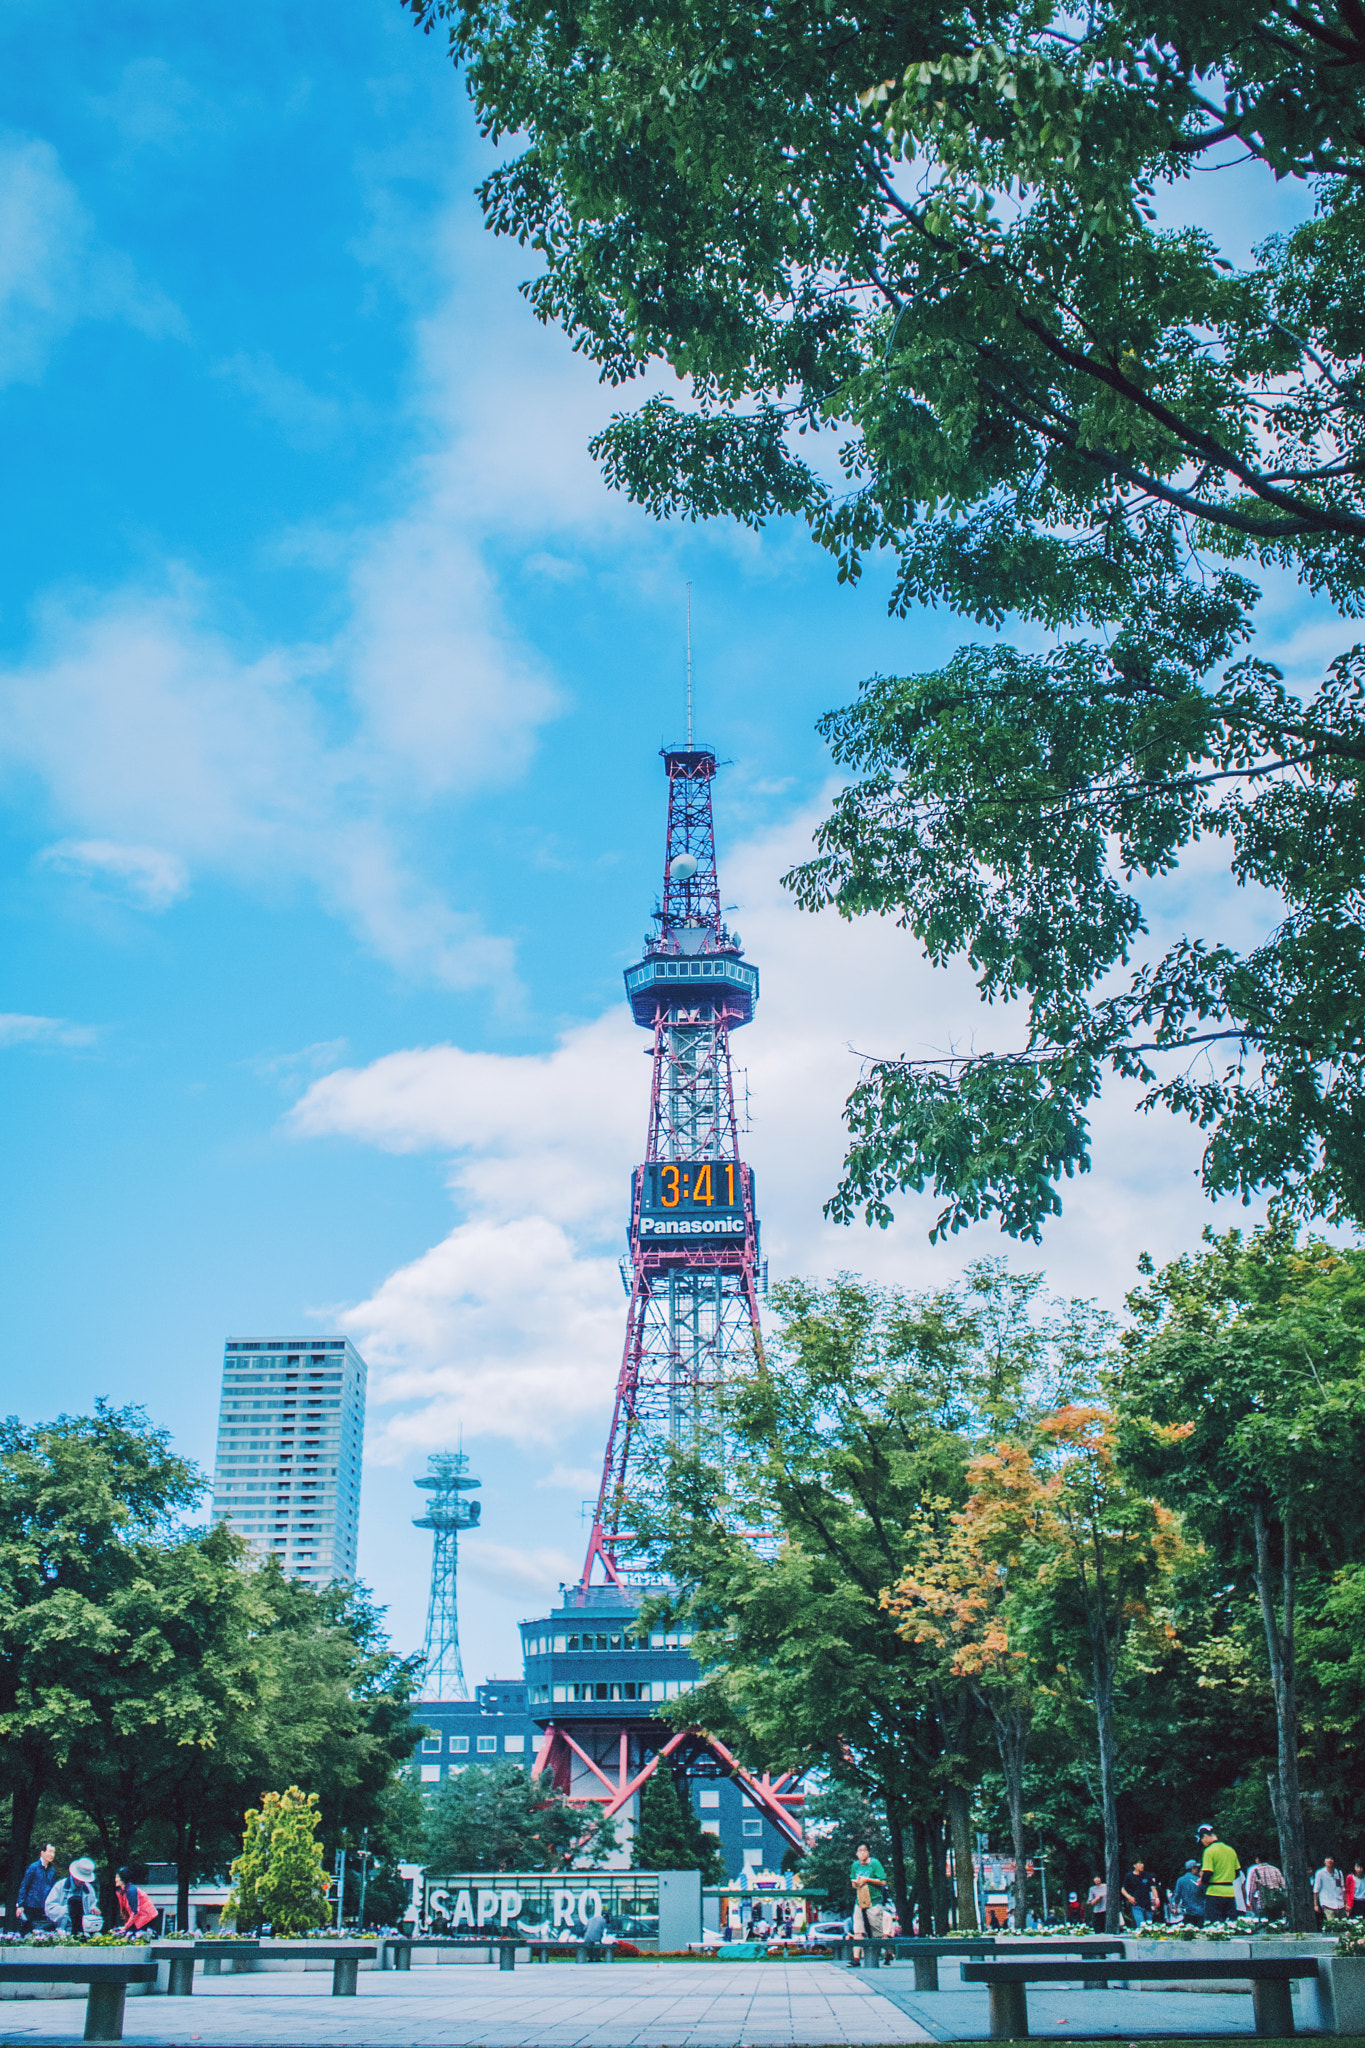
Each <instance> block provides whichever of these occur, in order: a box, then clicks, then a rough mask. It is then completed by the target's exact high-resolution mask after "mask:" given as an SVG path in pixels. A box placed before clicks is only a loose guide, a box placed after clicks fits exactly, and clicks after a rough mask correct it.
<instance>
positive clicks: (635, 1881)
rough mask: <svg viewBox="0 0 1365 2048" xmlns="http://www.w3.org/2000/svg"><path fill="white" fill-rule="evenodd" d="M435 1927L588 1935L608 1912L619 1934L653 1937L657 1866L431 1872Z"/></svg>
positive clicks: (429, 1910) (429, 1913) (429, 1904)
mask: <svg viewBox="0 0 1365 2048" xmlns="http://www.w3.org/2000/svg"><path fill="white" fill-rule="evenodd" d="M425 1900H426V1913H425V1919H426V1921H427V1924H428V1926H429V1925H430V1924H431V1922H432V1921H433V1920H434V1919H436V1918H438V1917H439V1918H440V1919H442V1920H444V1921H445V1922H446V1924H447V1926H448V1927H449V1929H450V1932H451V1933H452V1934H460V1933H469V1934H478V1933H482V1932H485V1931H490V1930H492V1929H493V1928H501V1927H515V1928H516V1930H517V1932H518V1933H519V1934H524V1935H528V1936H533V1937H534V1938H535V1939H537V1940H544V1939H547V1938H549V1937H551V1936H553V1935H556V1934H564V1935H566V1936H573V1935H575V1934H581V1933H582V1931H583V1929H584V1928H585V1927H586V1926H587V1924H588V1922H589V1920H591V1919H592V1918H593V1916H594V1914H597V1913H601V1914H602V1915H603V1916H604V1918H605V1919H606V1921H607V1923H608V1925H609V1926H610V1927H611V1928H612V1929H613V1931H614V1932H616V1933H620V1934H635V1935H641V1936H644V1937H646V1938H648V1937H649V1936H650V1935H657V1934H658V1931H659V1877H658V1873H657V1871H647V1870H646V1871H610V1870H602V1871H598V1870H594V1871H591V1872H588V1871H583V1872H579V1871H574V1870H565V1871H554V1872H550V1873H547V1872H545V1871H486V1870H485V1871H477V1870H476V1871H459V1872H457V1873H456V1874H455V1875H453V1876H448V1877H436V1876H432V1875H430V1874H428V1876H427V1879H426V1889H425Z"/></svg>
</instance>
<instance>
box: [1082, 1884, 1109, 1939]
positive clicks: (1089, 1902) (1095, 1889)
mask: <svg viewBox="0 0 1365 2048" xmlns="http://www.w3.org/2000/svg"><path fill="white" fill-rule="evenodd" d="M1108 1906H1109V1887H1108V1885H1107V1884H1106V1883H1105V1881H1104V1879H1103V1878H1102V1877H1097V1878H1096V1879H1095V1880H1094V1882H1093V1883H1092V1884H1091V1887H1090V1889H1089V1891H1088V1892H1087V1893H1086V1895H1085V1910H1086V1912H1087V1913H1088V1914H1089V1915H1090V1925H1091V1926H1092V1927H1093V1928H1094V1930H1095V1932H1096V1934H1103V1932H1104V1916H1105V1913H1106V1912H1107V1910H1108Z"/></svg>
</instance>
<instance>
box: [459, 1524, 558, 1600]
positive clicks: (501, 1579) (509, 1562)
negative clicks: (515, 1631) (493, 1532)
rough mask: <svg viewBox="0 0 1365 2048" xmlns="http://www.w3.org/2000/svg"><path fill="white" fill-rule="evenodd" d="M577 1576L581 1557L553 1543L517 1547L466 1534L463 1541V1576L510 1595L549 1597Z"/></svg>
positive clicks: (492, 1590)
mask: <svg viewBox="0 0 1365 2048" xmlns="http://www.w3.org/2000/svg"><path fill="white" fill-rule="evenodd" d="M577 1576H578V1562H577V1560H576V1559H575V1558H572V1557H570V1556H569V1554H568V1552H567V1551H566V1550H559V1549H556V1548H555V1547H554V1546H553V1545H549V1544H542V1545H540V1546H539V1547H537V1548H534V1549H515V1550H514V1549H513V1548H512V1546H511V1545H510V1544H507V1543H490V1542H489V1540H488V1538H487V1537H486V1536H466V1537H465V1538H464V1539H463V1540H462V1542H461V1544H460V1577H461V1579H462V1580H463V1579H466V1578H468V1579H471V1580H473V1582H474V1583H475V1584H476V1585H478V1586H483V1587H485V1588H487V1590H488V1591H489V1592H491V1593H501V1594H503V1595H505V1596H506V1597H507V1598H508V1599H521V1600H532V1601H544V1600H548V1599H550V1598H551V1597H552V1596H553V1595H554V1593H555V1592H557V1590H558V1589H559V1587H560V1586H562V1585H564V1584H565V1582H566V1581H568V1580H571V1579H575V1578H577Z"/></svg>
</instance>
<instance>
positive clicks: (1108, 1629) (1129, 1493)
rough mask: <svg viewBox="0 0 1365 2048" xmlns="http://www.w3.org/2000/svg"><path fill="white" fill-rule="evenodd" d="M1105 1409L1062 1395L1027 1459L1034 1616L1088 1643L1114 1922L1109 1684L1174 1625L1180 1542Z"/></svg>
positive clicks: (1114, 1923)
mask: <svg viewBox="0 0 1365 2048" xmlns="http://www.w3.org/2000/svg"><path fill="white" fill-rule="evenodd" d="M1117 1427H1118V1425H1117V1421H1116V1418H1115V1417H1114V1415H1113V1414H1112V1413H1111V1412H1110V1411H1109V1409H1108V1408H1106V1407H1102V1406H1087V1405H1082V1404H1080V1403H1069V1404H1067V1405H1065V1406H1063V1407H1061V1408H1058V1409H1057V1410H1056V1412H1055V1413H1053V1414H1051V1415H1047V1416H1044V1417H1043V1419H1042V1421H1041V1422H1040V1424H1039V1428H1038V1439H1037V1444H1036V1447H1035V1450H1034V1454H1033V1462H1034V1465H1035V1468H1036V1469H1037V1470H1038V1473H1039V1476H1040V1479H1041V1481H1042V1489H1041V1497H1042V1506H1043V1514H1042V1517H1041V1520H1040V1524H1039V1537H1040V1542H1039V1548H1038V1553H1037V1564H1036V1575H1035V1588H1036V1591H1035V1596H1034V1597H1035V1600H1036V1602H1037V1612H1038V1615H1039V1619H1040V1620H1041V1621H1043V1622H1045V1625H1046V1626H1047V1628H1048V1630H1049V1632H1050V1634H1051V1635H1052V1638H1053V1640H1054V1641H1055V1642H1056V1643H1057V1644H1058V1646H1059V1647H1060V1646H1061V1645H1062V1644H1063V1643H1064V1642H1065V1640H1066V1638H1067V1637H1068V1636H1070V1637H1071V1638H1072V1639H1076V1638H1079V1639H1080V1640H1081V1641H1083V1642H1084V1643H1085V1645H1086V1646H1087V1647H1088V1650H1089V1653H1090V1662H1091V1669H1092V1671H1093V1674H1094V1695H1093V1706H1094V1714H1095V1734H1096V1743H1097V1748H1098V1752H1099V1767H1100V1807H1101V1811H1102V1814H1103V1820H1104V1866H1105V1883H1106V1885H1107V1886H1108V1904H1107V1907H1106V1917H1105V1927H1106V1929H1107V1931H1108V1932H1109V1933H1111V1934H1114V1933H1116V1932H1117V1931H1118V1927H1119V1886H1120V1881H1121V1869H1120V1861H1119V1831H1118V1807H1117V1797H1118V1782H1117V1766H1118V1749H1117V1742H1116V1738H1115V1728H1114V1692H1115V1685H1116V1681H1117V1679H1118V1676H1119V1671H1120V1667H1121V1664H1122V1660H1123V1656H1124V1653H1125V1650H1126V1649H1127V1648H1128V1647H1129V1645H1130V1644H1131V1643H1133V1642H1134V1641H1135V1640H1136V1639H1137V1638H1139V1637H1142V1636H1147V1637H1153V1636H1157V1637H1163V1638H1164V1639H1165V1640H1166V1641H1167V1642H1169V1641H1170V1640H1171V1638H1172V1635H1173V1631H1172V1630H1171V1628H1170V1625H1169V1623H1168V1622H1166V1621H1165V1620H1164V1619H1163V1618H1162V1611H1161V1610H1162V1598H1161V1595H1162V1591H1163V1588H1164V1587H1165V1585H1166V1584H1167V1583H1168V1581H1169V1576H1170V1574H1171V1572H1172V1571H1173V1569H1174V1568H1175V1567H1176V1565H1177V1564H1178V1563H1179V1562H1180V1560H1181V1558H1182V1556H1183V1554H1184V1551H1185V1545H1184V1541H1183V1538H1182V1535H1181V1529H1180V1523H1179V1521H1178V1519H1177V1518H1176V1516H1175V1515H1173V1514H1172V1513H1171V1511H1170V1509H1169V1508H1167V1507H1164V1506H1163V1505H1162V1503H1161V1502H1160V1501H1159V1500H1154V1499H1153V1498H1152V1497H1151V1496H1150V1495H1149V1494H1146V1493H1144V1492H1143V1491H1142V1489H1141V1488H1140V1487H1139V1486H1136V1485H1134V1483H1133V1482H1132V1480H1131V1479H1130V1478H1129V1477H1128V1475H1127V1474H1126V1473H1125V1472H1124V1471H1123V1469H1122V1468H1121V1467H1120V1465H1119V1462H1118V1456H1117V1441H1116V1438H1117Z"/></svg>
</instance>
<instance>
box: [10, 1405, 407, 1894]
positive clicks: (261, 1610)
mask: <svg viewBox="0 0 1365 2048" xmlns="http://www.w3.org/2000/svg"><path fill="white" fill-rule="evenodd" d="M203 1492H204V1481H203V1479H202V1476H201V1475H200V1474H199V1473H198V1472H197V1471H196V1470H195V1468H194V1467H193V1466H191V1465H189V1464H187V1463H186V1462H185V1460H183V1459H181V1458H178V1457H176V1456H175V1455H174V1454H173V1453H172V1451H171V1450H170V1448H169V1440H168V1438H167V1436H166V1433H165V1432H164V1431H162V1430H158V1429H155V1428H152V1427H151V1426H150V1425H149V1424H148V1422H147V1418H146V1417H145V1415H144V1414H143V1413H142V1412H141V1410H139V1409H117V1410H116V1409H111V1408H109V1407H107V1406H104V1405H101V1406H99V1407H98V1408H97V1409H96V1411H95V1413H94V1414H93V1415H90V1416H60V1417H59V1418H58V1419H57V1421H55V1422H53V1423H47V1424H40V1425H37V1426H35V1427H26V1426H24V1425H21V1424H20V1423H18V1422H17V1421H15V1420H14V1419H13V1418H10V1419H9V1420H8V1421H5V1422H3V1423H0V1763H3V1768H4V1775H5V1781H6V1784H7V1787H8V1791H9V1815H8V1820H9V1842H8V1859H7V1862H8V1872H7V1890H8V1896H9V1898H10V1899H13V1898H14V1897H15V1895H16V1893H17V1890H18V1883H19V1876H20V1873H21V1872H22V1870H23V1867H24V1865H25V1863H26V1862H27V1860H28V1857H29V1853H30V1845H31V1842H32V1840H33V1837H34V1836H35V1834H37V1835H39V1836H43V1837H46V1838H48V1839H51V1840H53V1841H54V1842H57V1843H59V1845H60V1847H61V1851H62V1856H63V1862H65V1861H66V1860H69V1858H70V1857H71V1856H73V1855H75V1854H78V1853H81V1852H83V1851H88V1852H89V1853H90V1854H92V1855H93V1856H94V1857H95V1858H96V1861H97V1862H98V1864H99V1865H100V1868H101V1871H102V1875H103V1881H104V1883H105V1885H106V1886H109V1885H110V1884H111V1881H112V1873H113V1871H114V1870H115V1869H117V1868H118V1867H119V1866H120V1865H121V1864H124V1863H128V1862H131V1861H136V1860H139V1859H142V1860H153V1859H156V1860H165V1861H169V1862H172V1863H174V1864H175V1865H176V1866H177V1870H178V1875H179V1889H180V1920H181V1924H182V1925H184V1924H185V1921H186V1918H187V1910H186V1909H187V1904H188V1893H189V1887H190V1885H191V1883H192V1882H193V1881H194V1880H195V1879H196V1878H199V1877H202V1876H208V1875H211V1874H218V1873H221V1872H223V1871H224V1870H226V1868H227V1866H228V1863H229V1862H230V1860H231V1858H232V1856H233V1855H234V1853H235V1852H236V1851H237V1849H238V1847H239V1845H240V1843H241V1840H242V1831H243V1823H244V1816H245V1814H246V1812H247V1810H248V1808H249V1807H253V1806H258V1805H259V1803H260V1801H261V1799H262V1795H263V1793H270V1792H276V1791H280V1792H282V1791H284V1790H286V1789H287V1788H288V1787H289V1786H291V1785H295V1786H297V1785H302V1786H303V1787H304V1788H305V1789H306V1790H307V1791H308V1792H309V1793H310V1794H311V1795H315V1796H316V1800H317V1811H318V1817H319V1822H320V1826H321V1830H322V1845H323V1851H324V1854H325V1857H326V1860H327V1862H328V1864H330V1863H331V1861H332V1859H333V1857H334V1856H335V1852H336V1850H337V1848H339V1847H340V1846H342V1845H343V1844H345V1845H348V1846H351V1847H356V1846H358V1845H359V1842H360V1838H361V1834H362V1832H363V1831H364V1830H365V1829H367V1828H368V1829H369V1831H370V1847H371V1849H372V1850H373V1851H374V1852H375V1853H376V1854H377V1855H378V1856H379V1857H380V1859H381V1864H380V1876H381V1892H380V1896H381V1897H382V1896H383V1892H382V1881H383V1872H384V1871H385V1870H386V1869H389V1870H391V1869H392V1868H393V1867H394V1866H396V1863H397V1861H398V1860H399V1859H401V1858H403V1857H405V1856H407V1855H409V1854H410V1853H411V1851H412V1848H413V1847H414V1846H415V1841H416V1838H417V1837H418V1836H419V1835H420V1801H419V1800H418V1799H417V1796H416V1793H415V1790H414V1788H412V1787H411V1785H410V1783H409V1782H408V1780H407V1777H406V1775H405V1771H404V1767H405V1766H406V1765H407V1763H408V1761H409V1759H410V1757H411V1755H412V1751H413V1748H414V1745H415V1743H416V1741H417V1739H418V1737H419V1736H420V1733H421V1729H420V1724H418V1723H416V1722H414V1720H413V1718H412V1713H411V1702H412V1699H413V1695H414V1691H415V1679H414V1673H413V1670H412V1668H411V1664H410V1662H409V1661H405V1660H403V1659H401V1658H397V1657H395V1656H394V1655H393V1653H392V1651H391V1650H390V1649H389V1647H388V1645H387V1643H386V1642H385V1640H384V1637H383V1631H382V1628H381V1626H380V1618H379V1616H378V1614H377V1613H376V1611H375V1609H374V1608H373V1606H372V1605H371V1603H370V1601H369V1599H368V1597H367V1596H366V1595H365V1593H364V1592H363V1591H362V1590H360V1589H358V1588H354V1587H349V1586H333V1587H329V1588H326V1589H324V1590H322V1591H314V1590H312V1589H310V1588H308V1587H305V1586H301V1585H298V1584H295V1583H292V1582H291V1581H289V1580H287V1579H286V1578H285V1577H284V1576H283V1574H282V1573H281V1571H280V1569H279V1567H278V1565H276V1564H275V1563H274V1562H273V1561H272V1562H269V1563H266V1564H263V1565H262V1564H255V1563H253V1562H252V1560H251V1558H250V1555H249V1553H248V1551H247V1549H246V1546H245V1545H244V1544H243V1543H242V1541H241V1540H240V1538H238V1537H236V1536H234V1535H233V1534H232V1533H231V1532H230V1531H229V1530H227V1529H225V1528H222V1527H219V1528H217V1529H210V1530H204V1529H195V1528H189V1527H186V1525H185V1522H184V1517H185V1515H186V1513H187V1512H188V1511H189V1510H191V1509H192V1508H193V1507H194V1506H195V1505H196V1503H197V1502H198V1500H199V1499H200V1498H201V1496H202V1494H203ZM104 1910H105V1914H106V1918H108V1917H110V1916H111V1914H112V1912H113V1898H112V1892H111V1891H110V1892H109V1895H108V1896H107V1897H106V1899H105V1902H104Z"/></svg>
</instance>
